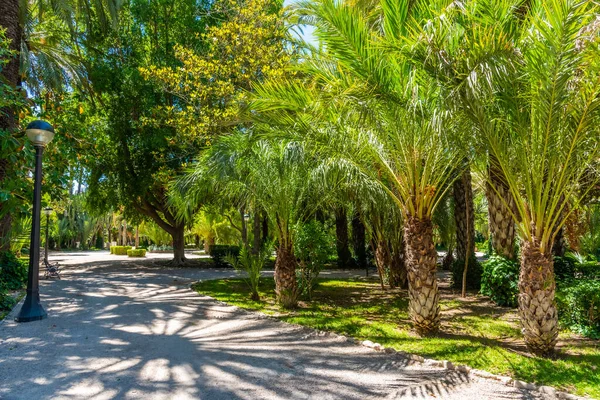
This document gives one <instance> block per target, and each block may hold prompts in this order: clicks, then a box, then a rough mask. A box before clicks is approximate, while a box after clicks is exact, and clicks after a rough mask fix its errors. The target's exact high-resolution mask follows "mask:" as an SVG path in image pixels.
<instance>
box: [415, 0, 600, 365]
mask: <svg viewBox="0 0 600 400" xmlns="http://www.w3.org/2000/svg"><path fill="white" fill-rule="evenodd" d="M519 5H520V2H512V1H504V2H496V3H494V5H486V6H485V7H481V6H480V8H477V6H476V5H473V6H472V7H471V8H470V9H469V8H465V9H463V10H454V15H453V13H446V14H445V15H444V16H443V18H438V19H436V20H435V21H434V22H433V23H431V24H430V25H429V26H430V27H435V28H432V30H431V31H429V32H425V31H426V29H425V30H423V31H422V33H423V34H427V35H428V40H427V43H426V41H425V40H421V41H420V43H418V44H416V45H415V47H414V49H416V51H415V50H413V52H414V53H415V54H417V57H415V58H416V59H418V60H421V61H423V60H425V59H427V60H428V61H427V62H426V63H425V64H424V65H425V69H427V70H428V72H429V73H430V74H431V75H436V76H438V77H441V79H440V81H441V82H443V83H444V84H449V85H450V86H451V87H453V88H454V89H459V88H460V90H457V91H456V92H457V93H459V95H458V96H457V97H458V99H459V101H458V102H457V104H460V105H461V109H462V111H463V112H464V114H465V115H466V116H467V117H468V118H469V119H470V120H471V121H472V124H473V128H474V129H475V130H476V131H477V133H478V134H479V137H480V138H482V139H483V142H484V143H485V146H486V148H487V151H488V153H489V171H490V173H489V174H490V175H489V178H488V180H489V182H488V191H489V190H491V191H493V192H494V193H495V194H496V195H497V196H498V198H499V199H500V200H501V201H502V203H503V205H504V207H505V209H506V211H507V212H509V213H510V214H511V216H512V220H513V222H514V223H516V224H517V228H518V232H519V235H520V237H521V240H522V245H521V272H520V277H519V291H520V295H519V313H520V316H521V322H522V325H523V332H524V337H525V343H526V344H527V346H528V348H529V349H530V351H532V352H533V353H535V354H538V355H542V356H545V355H549V354H550V353H552V352H553V349H554V346H555V343H556V339H557V335H558V325H557V311H556V307H555V303H554V295H555V280H554V271H553V255H552V247H553V244H554V242H555V239H556V237H557V236H558V235H559V232H560V230H561V228H562V227H563V226H564V224H565V221H566V220H567V219H568V217H569V215H570V214H571V213H572V212H573V210H575V209H576V208H577V206H578V205H579V204H580V202H581V200H582V199H583V198H584V197H585V195H586V194H587V193H588V192H589V191H590V190H591V189H592V186H593V185H594V183H595V182H596V179H592V180H589V179H583V178H584V175H586V173H587V169H588V166H589V165H590V164H591V163H592V162H593V161H595V160H596V159H597V157H598V153H599V151H600V147H599V143H598V126H599V124H598V123H599V122H600V121H599V118H600V108H599V107H598V105H599V103H600V96H599V94H600V86H599V85H598V83H597V82H598V76H600V63H599V62H598V57H597V54H596V51H597V50H595V49H594V45H592V43H595V41H596V40H597V39H596V38H597V37H598V31H599V30H600V24H599V23H598V20H597V19H596V14H595V13H597V11H598V6H597V5H596V4H593V3H586V2H576V1H571V0H567V1H562V0H551V1H543V2H542V1H536V2H532V3H531V4H529V5H528V7H525V8H523V7H518V6H519ZM465 21H468V22H469V23H468V24H467V23H465ZM465 27H467V28H465ZM465 29H466V30H467V32H465ZM434 31H437V32H434ZM448 32H460V35H461V37H462V38H468V40H447V39H448V37H449V36H451V35H448ZM421 38H423V36H421ZM431 43H435V44H436V46H432V45H431ZM473 44H476V45H475V46H473ZM442 48H443V52H442V50H441V49H442ZM450 66H452V67H450ZM450 70H452V72H451V73H448V71H450ZM568 204H570V205H571V207H567V205H568ZM490 217H492V216H490Z"/></svg>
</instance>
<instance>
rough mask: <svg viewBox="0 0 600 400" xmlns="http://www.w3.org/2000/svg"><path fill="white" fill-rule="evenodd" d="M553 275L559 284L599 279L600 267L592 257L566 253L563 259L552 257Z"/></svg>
mask: <svg viewBox="0 0 600 400" xmlns="http://www.w3.org/2000/svg"><path fill="white" fill-rule="evenodd" d="M554 275H555V276H556V281H557V283H559V284H561V282H563V281H567V282H568V281H570V280H571V279H573V278H577V279H600V265H598V262H597V261H596V259H595V258H594V257H593V256H587V257H584V256H582V255H581V254H579V253H572V252H568V253H566V254H565V256H564V257H554Z"/></svg>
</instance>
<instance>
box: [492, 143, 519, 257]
mask: <svg viewBox="0 0 600 400" xmlns="http://www.w3.org/2000/svg"><path fill="white" fill-rule="evenodd" d="M494 160H495V158H494V157H493V156H492V155H490V166H489V167H488V175H489V179H488V181H487V182H486V191H485V196H486V198H487V202H488V217H489V224H490V234H491V239H492V247H493V249H494V251H495V252H496V253H497V254H498V255H501V256H503V257H506V258H509V259H514V258H515V249H514V241H515V223H514V220H513V217H512V215H511V213H510V210H511V209H513V210H514V209H515V205H514V204H515V202H514V199H513V196H512V194H511V193H510V190H509V189H508V186H507V185H506V180H505V178H504V174H503V173H502V171H501V170H500V169H499V168H498V167H496V166H494V165H495V164H496V163H497V161H496V162H494ZM509 207H510V208H509Z"/></svg>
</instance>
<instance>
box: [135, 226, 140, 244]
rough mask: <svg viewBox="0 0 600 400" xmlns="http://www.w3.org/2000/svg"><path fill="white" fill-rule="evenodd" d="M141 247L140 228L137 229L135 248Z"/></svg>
mask: <svg viewBox="0 0 600 400" xmlns="http://www.w3.org/2000/svg"><path fill="white" fill-rule="evenodd" d="M138 247H140V227H139V226H136V227H135V248H136V249H137V248H138Z"/></svg>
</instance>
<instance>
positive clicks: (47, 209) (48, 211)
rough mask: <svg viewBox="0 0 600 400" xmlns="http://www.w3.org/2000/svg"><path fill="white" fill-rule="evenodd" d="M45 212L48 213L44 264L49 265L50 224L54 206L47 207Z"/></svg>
mask: <svg viewBox="0 0 600 400" xmlns="http://www.w3.org/2000/svg"><path fill="white" fill-rule="evenodd" d="M44 214H46V244H45V246H44V249H45V251H44V265H48V226H49V225H50V214H52V208H50V207H45V208H44Z"/></svg>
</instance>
